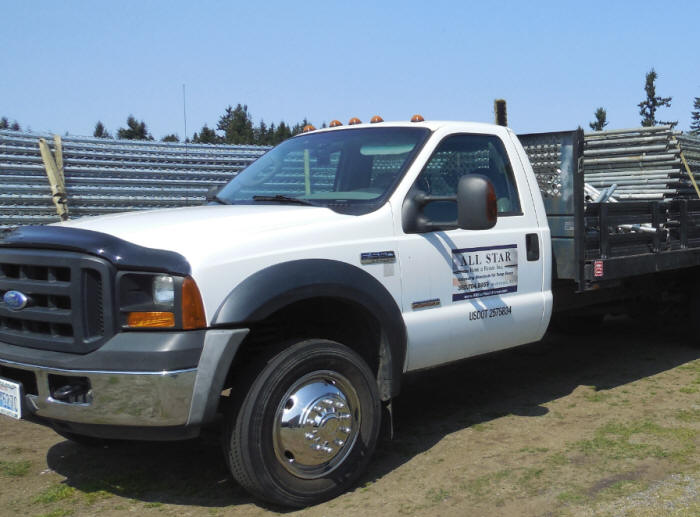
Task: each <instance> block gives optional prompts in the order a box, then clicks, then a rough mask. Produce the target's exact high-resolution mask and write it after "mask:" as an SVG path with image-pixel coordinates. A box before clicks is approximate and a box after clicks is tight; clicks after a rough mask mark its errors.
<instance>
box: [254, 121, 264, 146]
mask: <svg viewBox="0 0 700 517" xmlns="http://www.w3.org/2000/svg"><path fill="white" fill-rule="evenodd" d="M254 133H255V145H267V144H266V142H267V124H265V121H264V120H261V121H260V125H259V126H258V127H256V128H255V131H254Z"/></svg>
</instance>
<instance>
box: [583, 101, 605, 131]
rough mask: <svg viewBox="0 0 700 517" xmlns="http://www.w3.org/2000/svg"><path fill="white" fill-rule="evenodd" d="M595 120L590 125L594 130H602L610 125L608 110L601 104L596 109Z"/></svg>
mask: <svg viewBox="0 0 700 517" xmlns="http://www.w3.org/2000/svg"><path fill="white" fill-rule="evenodd" d="M594 116H595V120H594V121H593V122H590V123H589V124H588V125H589V126H590V127H591V129H592V130H593V131H602V130H603V128H604V127H605V126H607V125H608V112H607V111H605V109H604V108H603V107H602V106H601V107H600V108H598V109H597V110H595V115H594Z"/></svg>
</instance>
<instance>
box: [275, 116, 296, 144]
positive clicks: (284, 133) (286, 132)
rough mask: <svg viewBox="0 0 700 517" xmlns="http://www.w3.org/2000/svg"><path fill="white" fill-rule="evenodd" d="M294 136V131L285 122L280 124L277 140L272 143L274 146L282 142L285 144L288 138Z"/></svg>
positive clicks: (276, 134) (276, 133)
mask: <svg viewBox="0 0 700 517" xmlns="http://www.w3.org/2000/svg"><path fill="white" fill-rule="evenodd" d="M291 136H292V130H291V129H289V126H287V124H285V123H284V120H283V121H282V122H280V123H279V125H278V126H277V129H275V138H274V140H273V142H272V144H273V145H277V144H279V143H280V142H284V141H285V140H286V139H287V138H289V137H291Z"/></svg>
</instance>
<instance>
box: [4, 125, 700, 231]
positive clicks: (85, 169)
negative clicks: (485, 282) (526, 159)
mask: <svg viewBox="0 0 700 517" xmlns="http://www.w3.org/2000/svg"><path fill="white" fill-rule="evenodd" d="M42 137H43V138H46V140H47V142H48V143H49V145H50V147H51V150H52V151H53V152H55V149H54V145H55V144H54V141H53V139H52V137H51V135H44V134H32V133H22V132H17V131H6V130H0V185H2V189H1V190H0V230H4V229H9V228H13V227H16V226H20V225H26V224H46V223H51V222H56V221H58V220H59V218H58V216H57V215H56V210H55V207H54V205H53V204H52V201H51V191H50V188H49V182H48V179H47V176H46V170H45V166H44V163H43V162H42V158H41V154H40V152H39V145H38V141H39V138H42ZM525 143H526V150H527V152H528V154H529V156H530V159H531V161H532V162H533V166H534V167H535V169H536V171H535V172H536V173H537V177H538V181H540V188H541V189H542V190H543V194H544V196H545V199H546V200H547V199H548V198H550V197H553V198H555V199H556V198H557V197H559V196H560V195H561V192H560V189H562V187H563V188H564V190H565V191H566V190H568V189H567V188H566V187H569V186H568V185H562V184H561V171H559V170H558V169H559V167H560V163H561V162H560V157H559V156H558V155H559V153H561V149H559V148H558V147H556V146H555V147H551V146H550V145H546V146H543V145H537V142H534V141H533V142H525ZM557 145H560V144H557ZM550 147H551V149H550ZM267 149H268V148H266V147H258V146H226V145H195V144H187V145H185V144H180V143H163V142H152V141H148V142H144V141H131V140H110V139H98V138H87V137H74V136H65V137H63V138H62V153H63V163H64V175H65V184H66V191H67V197H68V212H69V216H70V217H71V218H75V217H81V216H84V215H100V214H110V213H117V212H124V211H130V210H146V209H153V208H161V207H177V206H188V205H199V204H203V203H204V202H205V195H206V192H207V189H208V188H209V187H210V186H213V185H223V184H224V183H226V182H227V181H228V180H230V179H231V178H232V177H233V176H235V175H236V174H237V173H238V172H239V171H240V170H242V169H243V168H244V167H246V166H247V165H248V164H250V163H251V162H253V161H254V160H256V159H257V158H258V157H259V156H261V155H262V154H263V153H264V152H265V151H267ZM681 153H682V154H683V155H684V156H685V159H686V161H687V163H688V166H689V168H690V170H691V173H692V174H693V175H694V176H696V181H698V180H700V178H697V176H700V137H698V136H690V135H685V134H680V133H679V132H674V131H673V130H672V128H670V127H669V126H657V127H650V128H636V129H622V130H612V131H600V132H594V133H587V134H586V135H585V138H584V157H583V167H584V172H585V181H586V183H588V184H589V185H591V186H593V187H595V188H597V189H599V190H602V189H604V188H608V187H610V186H611V185H613V184H615V185H617V188H616V190H615V193H614V196H615V197H616V198H617V199H619V200H621V201H624V200H652V199H678V198H695V197H697V194H696V192H695V190H694V188H693V185H692V182H691V181H690V176H689V175H688V173H687V171H686V168H685V166H684V164H683V163H682V160H681V156H680V155H681Z"/></svg>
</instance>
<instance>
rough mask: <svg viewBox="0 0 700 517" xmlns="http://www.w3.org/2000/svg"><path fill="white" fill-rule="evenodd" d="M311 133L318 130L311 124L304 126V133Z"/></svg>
mask: <svg viewBox="0 0 700 517" xmlns="http://www.w3.org/2000/svg"><path fill="white" fill-rule="evenodd" d="M309 131H316V128H315V127H314V126H312V125H311V124H307V125H305V126H304V129H302V130H301V132H302V133H308V132H309Z"/></svg>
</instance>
